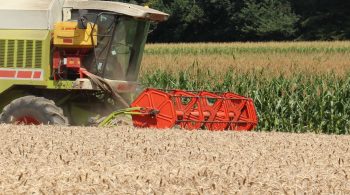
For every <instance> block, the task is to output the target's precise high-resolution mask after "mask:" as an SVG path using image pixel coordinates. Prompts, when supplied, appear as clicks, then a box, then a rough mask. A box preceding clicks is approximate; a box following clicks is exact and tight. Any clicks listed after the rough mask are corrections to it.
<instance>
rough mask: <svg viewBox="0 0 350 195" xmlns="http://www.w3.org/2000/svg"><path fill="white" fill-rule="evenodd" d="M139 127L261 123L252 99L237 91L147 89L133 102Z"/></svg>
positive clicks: (218, 128)
mask: <svg viewBox="0 0 350 195" xmlns="http://www.w3.org/2000/svg"><path fill="white" fill-rule="evenodd" d="M131 106H132V107H141V108H142V109H141V111H140V114H139V115H133V116H132V118H133V123H134V126H136V127H143V128H146V127H147V128H159V129H166V128H173V127H174V126H176V125H178V126H180V127H181V128H183V129H188V130H195V129H208V130H212V131H223V130H235V131H250V130H253V129H254V128H255V127H256V126H257V124H258V117H257V113H256V110H255V107H254V103H253V100H252V99H249V98H246V97H243V96H240V95H237V94H234V93H229V92H227V93H213V92H207V91H200V92H193V91H184V90H170V91H163V90H158V89H147V90H145V91H144V92H143V93H142V94H141V95H140V96H139V97H138V98H137V99H136V100H135V101H134V102H133V103H132V104H131Z"/></svg>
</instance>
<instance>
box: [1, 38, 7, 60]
mask: <svg viewBox="0 0 350 195" xmlns="http://www.w3.org/2000/svg"><path fill="white" fill-rule="evenodd" d="M5 48H6V41H5V40H0V67H4V66H5Z"/></svg>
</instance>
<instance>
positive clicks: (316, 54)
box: [141, 42, 350, 134]
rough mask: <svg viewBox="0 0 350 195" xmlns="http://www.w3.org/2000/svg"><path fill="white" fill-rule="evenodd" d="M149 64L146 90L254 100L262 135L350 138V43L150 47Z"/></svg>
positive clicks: (144, 77)
mask: <svg viewBox="0 0 350 195" xmlns="http://www.w3.org/2000/svg"><path fill="white" fill-rule="evenodd" d="M260 47H262V48H260ZM177 48H182V49H180V50H177ZM183 48H186V49H183ZM217 48H220V49H218V50H217ZM232 48H238V49H236V50H235V49H232ZM291 48H292V49H291ZM225 49H226V50H225ZM258 50H259V52H257V51H258ZM225 51H226V53H225ZM227 51H230V52H233V53H232V54H230V52H227ZM237 51H239V52H237ZM240 52H241V53H240ZM145 62H146V64H145V66H143V69H142V74H141V82H142V84H143V85H144V86H145V87H156V88H165V89H173V88H180V89H188V90H211V91H232V92H236V93H239V94H242V95H245V96H248V97H251V98H253V99H254V101H255V105H256V107H257V111H258V114H259V126H258V130H260V131H284V132H298V133H300V132H316V133H328V134H349V133H350V77H349V76H350V42H313V43H247V44H243V43H235V44H188V45H184V44H180V45H167V44H164V45H148V46H147V52H146V55H145ZM280 63H281V64H280ZM245 64H246V65H245Z"/></svg>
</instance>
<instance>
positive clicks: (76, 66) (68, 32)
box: [0, 0, 257, 130]
mask: <svg viewBox="0 0 350 195" xmlns="http://www.w3.org/2000/svg"><path fill="white" fill-rule="evenodd" d="M168 17H169V16H168V14H165V13H163V12H160V11H157V10H154V9H150V8H148V7H142V6H137V5H132V4H126V3H120V2H107V1H87V0H85V1H84V0H74V1H73V0H30V1H29V0H9V1H7V0H6V1H5V0H2V1H1V5H0V18H2V19H1V20H0V111H1V115H0V122H2V123H12V124H28V125H30V124H33V125H38V124H51V125H99V126H107V125H111V124H112V122H113V121H114V119H115V118H116V117H118V116H119V115H121V114H128V115H132V120H133V124H134V126H136V127H147V128H159V129H164V128H172V127H174V126H180V127H181V128H183V129H188V130H193V129H208V130H252V129H254V128H255V127H256V125H257V115H256V111H255V108H254V104H253V101H252V100H251V99H248V98H245V97H242V96H240V95H237V94H234V93H229V92H227V93H212V92H207V91H197V92H194V91H191V92H190V91H183V90H169V91H166V90H159V89H147V90H145V91H144V92H142V93H141V94H140V95H139V96H138V97H136V98H133V94H135V91H136V88H137V86H138V84H137V80H138V75H139V71H140V64H141V59H142V55H143V51H144V46H145V43H146V39H147V35H148V31H149V26H150V23H151V22H162V21H165V20H167V19H168ZM133 100H134V101H133ZM116 110H117V111H116Z"/></svg>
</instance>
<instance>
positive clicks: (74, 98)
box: [0, 21, 150, 125]
mask: <svg viewBox="0 0 350 195" xmlns="http://www.w3.org/2000/svg"><path fill="white" fill-rule="evenodd" d="M149 26H150V22H148V21H147V22H145V23H144V26H143V27H144V28H145V29H146V30H145V31H144V33H140V34H139V35H138V36H136V38H135V43H137V44H136V45H135V47H134V50H135V51H136V52H137V55H136V56H134V58H133V59H132V60H131V61H130V62H129V63H130V69H129V70H128V74H127V75H126V78H120V79H119V80H122V81H123V79H125V80H126V81H130V82H136V81H137V78H138V74H139V70H140V64H141V60H142V56H143V51H144V47H145V43H146V37H147V33H148V29H149ZM51 41H52V32H51V31H50V30H3V29H0V113H1V112H2V110H3V108H4V107H5V106H6V105H8V104H9V103H10V102H11V101H13V100H14V99H17V98H19V97H23V96H26V95H35V96H41V97H45V98H47V99H51V100H53V101H55V103H56V105H57V106H59V107H61V108H63V110H64V114H65V115H66V116H67V117H68V118H69V120H70V121H69V122H70V124H72V125H87V124H89V118H90V117H97V116H108V115H110V114H111V113H113V112H114V111H115V110H116V109H117V108H119V107H118V105H113V104H111V103H110V102H107V101H106V99H99V97H97V96H96V92H97V91H96V90H82V89H74V88H73V84H74V81H68V80H60V81H53V80H52V79H51V71H52V70H51V64H50V63H51V60H52V59H51V57H52V56H51ZM121 59H122V58H121ZM1 71H15V72H16V76H13V77H11V78H9V77H4V76H1ZM18 71H33V72H32V74H34V72H35V71H40V72H41V73H42V76H41V78H40V79H32V78H26V79H23V78H20V79H19V78H18ZM115 79H116V80H114V81H117V80H118V78H115ZM72 94H73V95H72ZM99 94H101V93H99ZM120 95H121V96H122V97H124V98H125V99H127V100H130V101H132V100H131V99H132V98H131V94H130V93H125V94H123V93H122V94H120ZM85 98H87V99H85Z"/></svg>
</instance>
